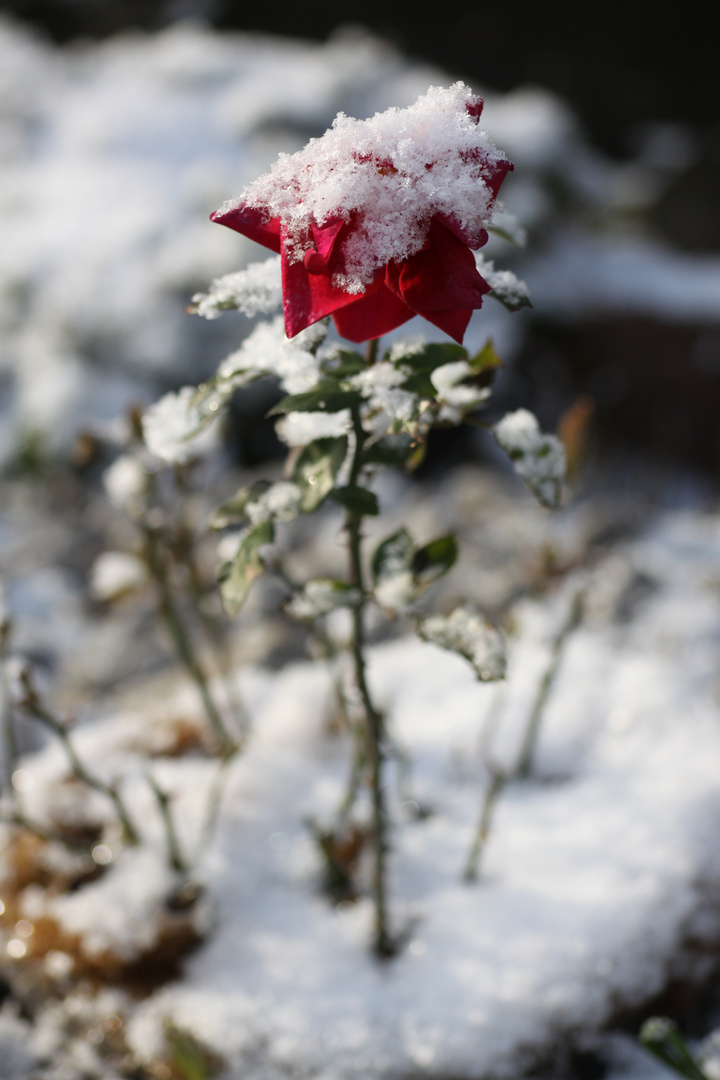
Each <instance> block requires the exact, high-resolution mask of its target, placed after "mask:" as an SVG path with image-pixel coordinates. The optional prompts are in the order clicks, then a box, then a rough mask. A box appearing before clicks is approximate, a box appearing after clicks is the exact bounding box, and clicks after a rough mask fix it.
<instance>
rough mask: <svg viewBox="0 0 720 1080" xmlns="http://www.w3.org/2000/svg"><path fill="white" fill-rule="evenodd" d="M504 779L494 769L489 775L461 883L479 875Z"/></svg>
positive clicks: (501, 773)
mask: <svg viewBox="0 0 720 1080" xmlns="http://www.w3.org/2000/svg"><path fill="white" fill-rule="evenodd" d="M506 779H507V778H506V776H505V773H504V772H502V771H501V770H500V769H494V770H492V772H491V773H490V783H489V784H488V786H487V788H486V790H485V798H484V799H483V801H482V803H481V805H480V816H479V818H478V823H477V828H476V830H475V839H474V840H473V844H472V847H471V848H470V853H469V855H468V859H467V862H466V863H465V870H464V871H463V881H467V882H468V883H471V882H473V881H477V879H478V875H479V873H480V859H481V858H482V853H483V851H484V850H485V844H486V842H487V838H488V836H489V835H490V826H491V825H492V814H493V810H494V809H495V803H496V802H497V799H498V796H499V795H500V792H501V791H502V789H503V786H504V784H505V780H506Z"/></svg>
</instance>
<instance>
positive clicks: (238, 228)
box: [210, 203, 280, 255]
mask: <svg viewBox="0 0 720 1080" xmlns="http://www.w3.org/2000/svg"><path fill="white" fill-rule="evenodd" d="M210 220H211V221H217V222H218V223H219V224H220V225H227V227H228V228H229V229H234V230H235V232H239V233H242V235H243V236H247V238H248V239H249V240H254V241H255V242H256V243H257V244H262V245H263V247H266V248H270V250H271V251H276V252H277V253H278V255H279V254H280V218H269V217H268V216H267V214H265V213H264V212H263V211H262V210H258V209H257V207H255V206H246V205H245V204H244V203H241V204H240V206H234V207H233V208H232V210H226V211H225V212H224V213H223V212H222V211H221V210H216V211H215V213H214V214H211V215H210Z"/></svg>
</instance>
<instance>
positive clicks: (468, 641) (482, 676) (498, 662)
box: [416, 607, 507, 682]
mask: <svg viewBox="0 0 720 1080" xmlns="http://www.w3.org/2000/svg"><path fill="white" fill-rule="evenodd" d="M416 631H417V633H418V635H419V636H420V637H421V638H422V639H423V641H429V642H431V643H432V644H433V645H439V646H440V648H441V649H448V650H449V651H450V652H454V653H457V654H458V655H459V656H462V657H464V658H465V659H466V660H468V661H469V662H470V664H471V665H472V667H473V670H474V672H475V675H476V676H477V678H478V679H479V680H480V682H495V681H496V680H497V679H504V678H505V668H506V664H507V660H506V655H505V643H504V640H503V637H502V635H501V634H500V631H499V630H496V629H495V627H494V626H491V625H490V623H488V622H485V620H484V619H483V618H482V617H481V616H480V615H478V614H476V612H474V611H471V610H470V609H469V608H466V607H459V608H455V610H454V611H453V612H452V613H451V614H450V615H431V616H429V617H428V618H426V619H419V620H418V623H417V626H416Z"/></svg>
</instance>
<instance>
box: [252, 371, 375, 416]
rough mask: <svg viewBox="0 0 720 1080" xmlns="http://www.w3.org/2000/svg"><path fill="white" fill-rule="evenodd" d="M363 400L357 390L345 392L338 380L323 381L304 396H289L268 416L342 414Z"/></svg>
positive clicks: (274, 407) (303, 394)
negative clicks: (343, 410)
mask: <svg viewBox="0 0 720 1080" xmlns="http://www.w3.org/2000/svg"><path fill="white" fill-rule="evenodd" d="M360 400H361V397H360V394H359V392H358V391H357V390H343V389H342V386H341V383H340V382H339V381H338V380H337V379H321V380H320V382H318V383H316V384H315V386H313V388H312V390H306V391H304V393H302V394H289V395H288V396H287V397H284V398H283V399H282V401H279V402H278V403H277V405H274V406H273V408H272V409H271V410H270V412H269V413H268V414H267V415H268V416H277V415H278V414H279V413H289V412H328V413H334V412H340V410H341V409H349V408H350V406H352V405H354V404H356V403H357V402H359V401H360Z"/></svg>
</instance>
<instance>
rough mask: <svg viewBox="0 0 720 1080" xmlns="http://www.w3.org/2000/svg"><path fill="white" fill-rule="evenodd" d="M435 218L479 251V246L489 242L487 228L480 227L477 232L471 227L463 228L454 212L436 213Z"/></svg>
mask: <svg viewBox="0 0 720 1080" xmlns="http://www.w3.org/2000/svg"><path fill="white" fill-rule="evenodd" d="M435 220H436V221H439V222H440V224H441V225H444V226H445V228H446V229H449V230H450V232H451V233H454V234H455V236H457V238H458V240H462V242H463V244H466V245H467V247H469V248H472V249H473V251H477V249H478V248H481V247H483V245H485V244H487V242H488V234H487V229H482V228H480V229H478V230H477V231H476V232H470V230H469V229H464V228H463V226H462V225H461V224H460V221H459V220H458V218H456V217H455V215H454V214H436V215H435Z"/></svg>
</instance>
